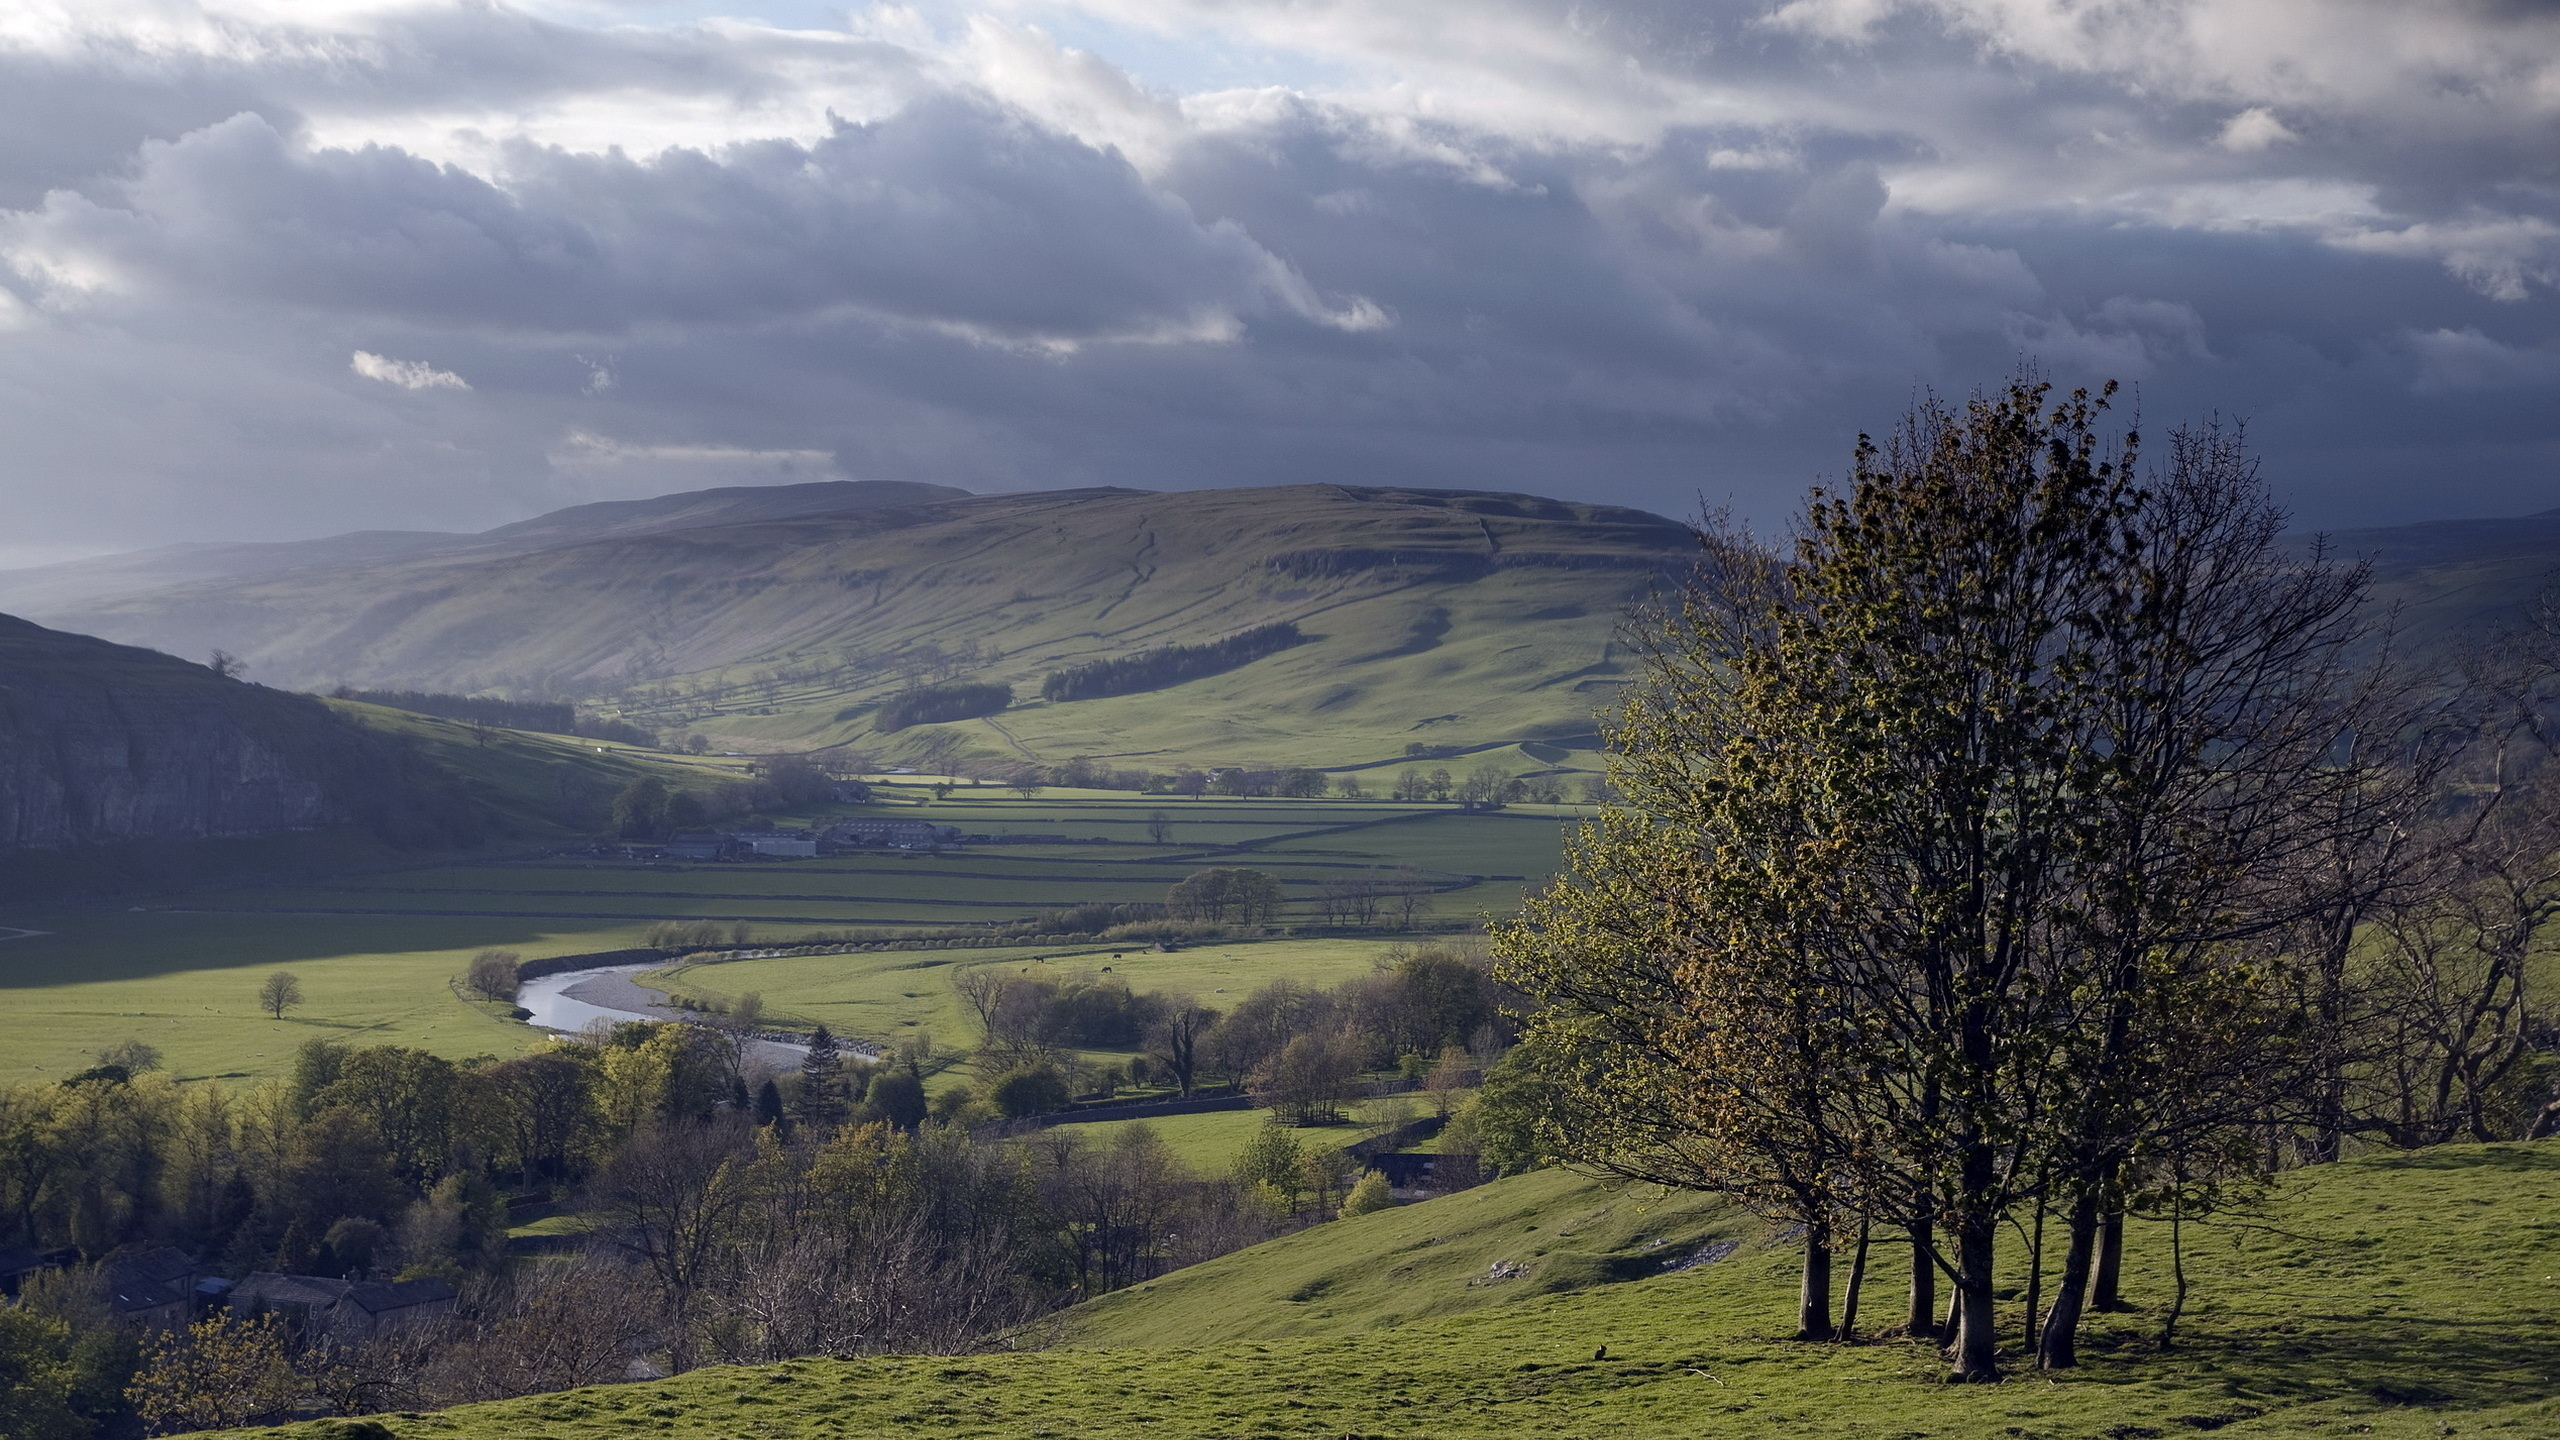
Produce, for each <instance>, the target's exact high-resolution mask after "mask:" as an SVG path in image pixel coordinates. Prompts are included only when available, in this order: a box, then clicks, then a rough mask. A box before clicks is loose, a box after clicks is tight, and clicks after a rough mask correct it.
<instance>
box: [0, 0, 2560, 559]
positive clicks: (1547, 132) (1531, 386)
mask: <svg viewBox="0 0 2560 1440" xmlns="http://www.w3.org/2000/svg"><path fill="white" fill-rule="evenodd" d="M2556 286H2560V8H2555V7H2554V6H2553V5H2552V4H2550V3H2546V0H2464V3H2434V4H2429V3H2420V0H2326V3H2310V0H1786V3H1778V0H1729V3H1728V0H1690V3H1652V4H1623V5H1612V4H1607V3H1546V0H988V3H976V4H973V3H965V0H952V3H942V0H927V3H918V4H911V5H898V6H863V7H859V8H848V7H847V6H845V5H842V4H820V3H813V0H737V3H734V4H724V3H721V0H670V3H647V0H634V3H627V4H623V3H612V0H514V3H489V0H10V3H9V4H8V5H6V6H5V7H0V503H5V507H6V508H5V511H0V513H5V515H6V517H7V521H8V523H7V525H6V526H5V527H0V563H18V564H24V563H31V562H35V561H40V560H44V559H50V558H61V557H67V556H71V555H76V554H81V553H90V552H96V551H100V550H108V549H122V548H131V547H135V546H140V545H149V544H159V543H167V542H170V541H177V540H190V539H254V538H285V537H299V536H307V535H317V534H326V533H333V532H336V531H341V530H348V529H356V528H373V527H420V528H436V529H479V528H484V527H486V526H489V525H494V524H499V523H503V522H505V521H508V520H513V519H517V518H521V517H523V516H525V515H529V514H532V513H535V512H537V511H540V510H544V509H550V508H554V507H556V506H559V505H563V504H571V503H576V502H579V501H584V500H592V499H603V498H615V497H622V496H631V495H642V494H652V493H658V492H661V491H666V490H672V489H681V488H690V487H694V486H699V485H706V484H728V483H749V482H766V481H772V480H776V479H809V478H827V477H835V476H846V477H853V478H882V479H910V480H928V481H939V482H944V483H949V484H956V485H961V486H965V487H968V488H970V489H975V490H1012V489H1025V488H1040V487H1050V486H1061V485H1087V484H1124V485H1135V486H1144V487H1153V488H1187V487H1194V486H1206V485H1254V484H1274V483H1288V482H1302V481H1342V482H1350V483H1408V484H1423V485H1442V486H1475V487H1488V488H1504V489H1519V490H1529V491H1536V492H1541V493H1548V494H1557V495H1569V496H1574V497H1579V498H1589V499H1599V500H1609V501H1617V502H1621V503H1628V504H1636V505H1642V506H1645V507H1648V508H1652V509H1656V510H1660V511H1663V512H1665V513H1670V514H1684V513H1688V512H1690V511H1692V510H1693V509H1694V508H1695V506H1696V504H1697V503H1698V500H1699V498H1700V497H1702V496H1703V497H1704V498H1706V499H1707V500H1709V501H1710V502H1715V503H1730V504H1733V505H1735V506H1737V507H1738V508H1740V509H1741V510H1742V511H1744V512H1745V513H1747V514H1751V515H1755V516H1761V517H1769V518H1775V517H1777V516H1779V515H1782V514H1783V513H1784V512H1785V511H1786V510H1787V509H1788V508H1789V507H1790V506H1791V505H1792V503H1793V501H1794V499H1795V497H1796V496H1797V495H1798V494H1799V493H1800V492H1801V490H1802V488H1803V487H1804V485H1805V484H1807V483H1808V482H1809V481H1812V480H1815V479H1817V478H1819V477H1820V476H1822V475H1823V474H1825V473H1836V472H1837V470H1838V469H1839V467H1840V466H1841V464H1842V463H1843V461H1844V458H1845V456H1846V454H1847V451H1848V448H1849V445H1850V443H1851V442H1852V440H1853V438H1854V436H1855V434H1856V432H1857V431H1858V430H1859V429H1860V428H1861V427H1874V426H1879V425H1882V424H1884V423H1886V422H1887V421H1889V420H1890V418H1891V416H1892V415H1893V414H1894V413H1895V412H1896V411H1897V410H1898V409H1899V408H1901V407H1902V405H1903V404H1904V403H1906V402H1907V401H1908V399H1909V398H1910V397H1911V396H1912V395H1913V394H1914V393H1915V391H1916V390H1917V389H1919V388H1920V387H1923V386H1936V387H1939V388H1941V389H1947V390H1955V391H1961V390H1963V389H1965V388H1967V387H1968V386H1971V385H1973V384H1977V383H1981V382H1984V381H1986V380H1996V379H1997V378H1999V377H2000V376H2001V375H2002V374H2004V373H2005V372H2007V371H2008V370H2010V369H2011V368H2012V367H2014V366H2015V365H2016V364H2018V363H2019V361H2020V359H2021V358H2022V357H2033V358H2035V359H2037V360H2038V361H2040V362H2041V363H2042V365H2043V366H2044V367H2045V368H2046V369H2047V370H2048V371H2049V372H2050V373H2051V374H2052V375H2053V376H2055V377H2056V378H2058V379H2062V380H2066V381H2078V380H2083V379H2099V378H2105V377H2114V378H2117V379H2120V380H2123V381H2125V382H2127V383H2128V384H2130V385H2134V386H2138V387H2139V389H2140V392H2141V397H2142V401H2141V403H2142V407H2143V412H2144V415H2145V418H2146V420H2148V421H2150V422H2152V423H2153V424H2155V425H2157V424H2159V423H2163V422H2165V421H2168V420H2170V419H2174V418H2176V417H2179V416H2184V415H2190V414H2194V413H2198V412H2202V411H2205V410H2220V411H2221V412H2223V413H2225V414H2234V415H2241V416H2246V417H2248V418H2249V419H2250V421H2251V423H2252V425H2253V427H2254V431H2253V433H2254V436H2255V438H2256V440H2257V442H2258V444H2259V446H2260V448H2261V450H2262V451H2263V452H2264V454H2265V455H2266V457H2267V459H2268V463H2269V466H2270V473H2271V475H2272V476H2273V478H2274V479H2275V480H2276V481H2277V483H2278V485H2279V487H2280V488H2281V490H2282V492H2283V493H2284V494H2285V496H2286V497H2287V498H2288V500H2289V502H2290V503H2291V504H2292V506H2293V507H2294V509H2295V512H2296V514H2297V516H2298V517H2299V518H2300V519H2301V521H2302V522H2304V523H2305V524H2308V525H2314V526H2349V525H2360V524H2373V523H2387V522H2396V521H2401V520H2409V519H2421V518H2432V517H2440V516H2460V515H2495V514H2510V513H2518V512H2523V511H2529V510H2539V509H2546V508H2549V507H2551V506H2554V505H2560V298H2555V293H2554V291H2555V287H2556Z"/></svg>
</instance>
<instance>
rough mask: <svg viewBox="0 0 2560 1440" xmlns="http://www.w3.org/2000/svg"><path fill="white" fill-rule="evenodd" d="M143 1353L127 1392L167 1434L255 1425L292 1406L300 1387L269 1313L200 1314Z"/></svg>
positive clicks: (150, 1421) (154, 1425)
mask: <svg viewBox="0 0 2560 1440" xmlns="http://www.w3.org/2000/svg"><path fill="white" fill-rule="evenodd" d="M144 1355H145V1358H144V1361H143V1365H142V1369H141V1371H140V1372H139V1373H138V1374H136V1375H135V1376H134V1377H133V1385H132V1388H131V1389H130V1390H128V1391H127V1392H126V1393H127V1395H128V1397H129V1398H130V1399H131V1400H132V1401H133V1408H134V1410H135V1411H136V1413H138V1414H140V1415H141V1416H142V1419H143V1423H145V1424H147V1425H149V1426H151V1427H152V1428H153V1429H154V1430H156V1431H158V1432H160V1433H161V1434H164V1435H165V1434H175V1433H177V1432H180V1431H186V1430H227V1429H231V1428H234V1427H237V1426H241V1425H251V1424H255V1423H257V1422H258V1421H261V1420H265V1419H267V1418H269V1417H271V1416H275V1415H281V1414H283V1413H284V1412H285V1411H287V1410H288V1409H290V1408H291V1407H292V1405H293V1403H294V1400H295V1399H296V1398H297V1396H298V1394H299V1392H300V1388H301V1387H300V1385H299V1384H298V1382H297V1381H296V1378H295V1376H294V1373H293V1364H292V1360H291V1358H290V1356H289V1354H288V1353H287V1350H286V1345H285V1334H284V1329H283V1327H282V1326H280V1325H278V1324H277V1323H276V1321H275V1317H273V1316H271V1315H260V1316H256V1317H254V1318H249V1319H234V1318H232V1317H230V1316H227V1315H217V1316H214V1317H212V1318H209V1319H205V1320H199V1321H197V1322H196V1323H195V1324H193V1325H190V1326H188V1327H187V1328H186V1329H184V1330H176V1331H167V1332H164V1333H162V1334H161V1335H159V1336H157V1337H155V1338H154V1339H153V1340H152V1342H151V1343H150V1344H149V1345H148V1346H147V1347H146V1349H145V1352H144Z"/></svg>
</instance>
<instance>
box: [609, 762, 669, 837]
mask: <svg viewBox="0 0 2560 1440" xmlns="http://www.w3.org/2000/svg"><path fill="white" fill-rule="evenodd" d="M667 800H668V791H667V782H666V781H664V780H661V779H659V778H658V777H657V776H655V775H643V776H641V777H640V778H639V779H637V780H634V781H632V782H631V783H630V784H628V785H625V786H624V787H622V793H620V794H618V795H616V796H614V797H613V833H615V834H616V835H619V836H621V837H622V838H623V839H625V840H647V839H652V838H654V837H656V836H659V835H662V834H665V833H666V828H667Z"/></svg>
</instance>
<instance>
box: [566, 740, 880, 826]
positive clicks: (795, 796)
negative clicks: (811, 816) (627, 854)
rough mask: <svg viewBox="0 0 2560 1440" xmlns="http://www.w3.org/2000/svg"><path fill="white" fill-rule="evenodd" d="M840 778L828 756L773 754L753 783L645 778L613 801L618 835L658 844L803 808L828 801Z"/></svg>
mask: <svg viewBox="0 0 2560 1440" xmlns="http://www.w3.org/2000/svg"><path fill="white" fill-rule="evenodd" d="M834 783H835V777H834V776H833V775H831V774H830V773H829V766H828V764H827V762H826V760H825V758H824V757H815V758H813V757H811V756H807V755H768V756H765V757H763V758H762V759H759V760H758V761H756V763H755V777H754V778H753V779H751V780H730V781H724V782H722V783H720V784H717V785H711V786H703V787H696V786H686V787H682V788H679V787H677V786H673V785H670V784H668V783H667V782H666V781H665V780H663V779H661V778H659V777H658V776H655V775H643V776H641V777H640V778H638V779H636V780H634V781H632V782H631V783H630V784H628V785H626V786H624V787H623V788H622V790H621V792H620V793H618V794H616V795H615V796H614V797H613V816H612V824H613V833H615V834H616V835H619V836H621V837H622V838H624V839H626V840H656V839H664V838H665V837H667V836H669V835H672V834H676V833H678V832H680V831H685V830H698V829H701V828H702V827H704V826H706V825H712V824H716V823H719V822H721V821H726V820H736V819H741V818H744V817H747V816H752V815H755V814H757V813H759V812H771V811H787V810H797V809H802V808H804V807H806V806H809V805H812V804H815V803H817V802H819V801H822V800H824V799H826V798H827V797H828V794H829V793H830V787H831V786H832V785H833V784H834Z"/></svg>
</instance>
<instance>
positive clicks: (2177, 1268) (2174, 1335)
mask: <svg viewBox="0 0 2560 1440" xmlns="http://www.w3.org/2000/svg"><path fill="white" fill-rule="evenodd" d="M2170 1203H2171V1205H2172V1207H2173V1208H2172V1209H2171V1210H2170V1211H2169V1272H2170V1275H2171V1276H2172V1278H2173V1279H2174V1280H2175V1282H2176V1288H2175V1290H2174V1291H2173V1292H2172V1294H2171V1297H2170V1300H2169V1316H2168V1318H2167V1319H2165V1320H2163V1321H2161V1322H2160V1348H2161V1349H2163V1350H2167V1349H2170V1348H2171V1347H2173V1346H2175V1345H2176V1344H2177V1343H2178V1319H2179V1317H2180V1316H2183V1315H2184V1314H2186V1313H2187V1248H2186V1238H2185V1236H2184V1235H2183V1234H2182V1233H2181V1232H2182V1231H2183V1230H2184V1229H2185V1226H2186V1219H2187V1212H2186V1197H2184V1196H2176V1197H2173V1198H2172V1200H2171V1202H2170Z"/></svg>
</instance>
